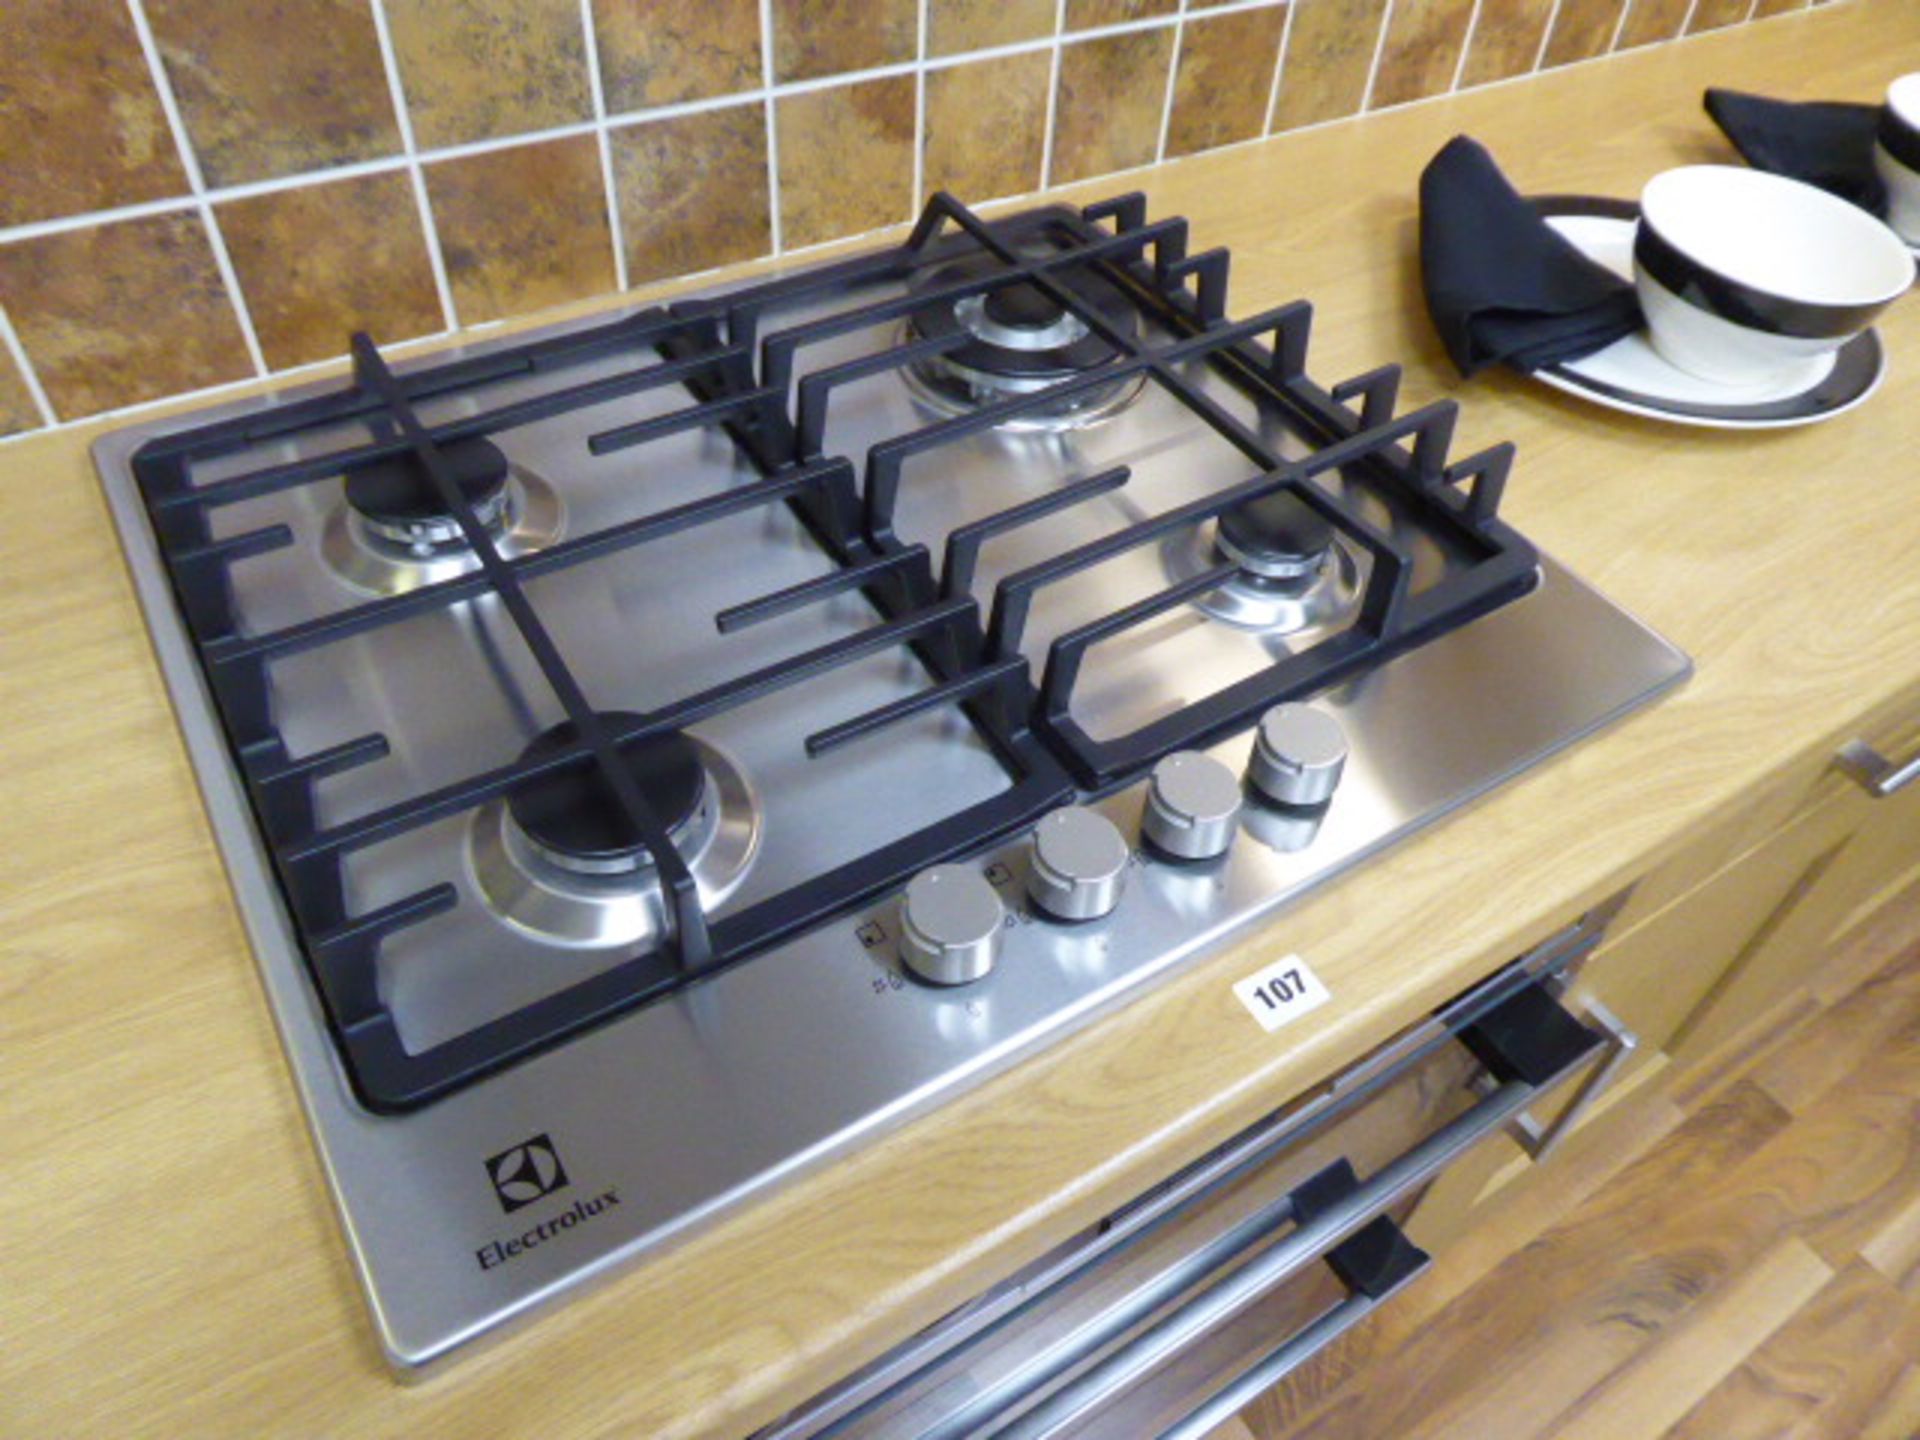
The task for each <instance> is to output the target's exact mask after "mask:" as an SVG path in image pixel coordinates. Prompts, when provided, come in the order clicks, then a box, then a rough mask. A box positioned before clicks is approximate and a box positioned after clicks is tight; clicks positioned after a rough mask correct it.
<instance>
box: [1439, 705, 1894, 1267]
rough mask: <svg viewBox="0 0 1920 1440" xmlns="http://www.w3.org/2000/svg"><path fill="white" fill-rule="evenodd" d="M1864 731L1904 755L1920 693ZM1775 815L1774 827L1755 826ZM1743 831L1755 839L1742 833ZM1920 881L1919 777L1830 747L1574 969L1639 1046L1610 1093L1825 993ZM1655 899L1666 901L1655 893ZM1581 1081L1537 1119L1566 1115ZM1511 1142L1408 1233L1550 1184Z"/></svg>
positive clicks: (1737, 819)
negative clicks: (1911, 778)
mask: <svg viewBox="0 0 1920 1440" xmlns="http://www.w3.org/2000/svg"><path fill="white" fill-rule="evenodd" d="M1858 734H1859V735H1860V736H1862V737H1870V738H1868V743H1869V744H1870V745H1871V746H1872V747H1873V748H1874V750H1875V751H1877V752H1878V753H1879V754H1881V755H1882V756H1888V757H1892V758H1893V759H1894V761H1895V763H1896V764H1897V763H1900V762H1904V761H1905V760H1907V759H1908V758H1910V757H1911V756H1912V755H1913V753H1914V749H1915V746H1916V744H1920V695H1915V696H1912V697H1908V698H1904V699H1903V700H1902V702H1901V704H1900V705H1899V706H1896V707H1893V709H1892V710H1891V712H1890V713H1887V714H1884V715H1882V716H1876V717H1871V718H1869V719H1867V720H1863V721H1862V722H1861V726H1860V729H1859V731H1858ZM1763 818H1764V821H1765V822H1767V823H1769V824H1770V826H1771V828H1770V829H1768V830H1765V831H1759V832H1757V831H1756V821H1757V820H1761V819H1763ZM1742 841H1745V842H1746V843H1745V844H1744V845H1743V844H1742V843H1741V842H1742ZM1916 881H1920V783H1916V784H1910V785H1907V786H1905V787H1903V788H1901V789H1899V790H1897V791H1895V792H1894V793H1892V794H1888V795H1883V796H1875V795H1873V794H1872V793H1870V791H1869V790H1868V789H1867V788H1866V787H1865V786H1863V785H1862V784H1860V783H1859V782H1858V781H1856V780H1855V779H1854V778H1853V777H1852V776H1850V775H1849V774H1847V773H1846V771H1845V770H1844V769H1843V768H1841V767H1840V766H1839V765H1838V764H1836V763H1835V758H1834V754H1833V752H1832V751H1828V750H1823V751H1821V752H1819V753H1818V754H1817V755H1811V756H1809V757H1807V758H1806V760H1805V761H1804V762H1803V763H1802V764H1800V765H1797V766H1795V767H1793V768H1792V769H1791V770H1790V771H1789V772H1788V773H1787V774H1785V775H1783V776H1781V777H1779V779H1778V780H1777V781H1776V782H1774V783H1771V784H1769V785H1767V786H1764V787H1762V790H1761V793H1759V794H1756V795H1755V796H1752V797H1749V798H1748V799H1747V800H1745V801H1743V802H1742V803H1741V804H1740V805H1737V806H1736V807H1734V812H1733V814H1732V815H1731V816H1730V817H1729V818H1728V819H1727V820H1724V821H1719V822H1714V823H1710V824H1708V825H1706V826H1704V827H1702V828H1701V830H1700V832H1699V833H1698V834H1697V836H1696V837H1695V838H1694V839H1692V840H1691V841H1690V842H1689V843H1688V844H1686V845H1684V846H1683V847H1682V848H1681V849H1680V850H1679V851H1678V852H1677V853H1676V854H1674V855H1673V856H1672V857H1671V858H1670V859H1668V860H1666V861H1665V862H1663V863H1661V864H1659V865H1657V866H1655V867H1654V868H1653V869H1652V870H1650V871H1649V873H1648V874H1647V875H1646V876H1644V877H1643V878H1642V880H1641V881H1640V882H1639V883H1638V884H1636V885H1635V887H1634V889H1633V891H1632V892H1631V893H1630V895H1629V896H1628V897H1627V898H1626V900H1625V902H1624V903H1623V904H1622V906H1621V909H1620V911H1619V913H1618V915H1617V916H1616V917H1615V918H1614V920H1613V922H1612V924H1611V927H1610V930H1609V933H1608V937H1607V939H1606V940H1605V941H1604V942H1603V943H1602V944H1601V945H1600V946H1599V947H1598V948H1597V949H1596V950H1595V951H1594V953H1593V954H1592V955H1591V957H1589V958H1588V959H1587V960H1586V961H1585V962H1584V963H1583V964H1582V965H1580V966H1579V967H1578V968H1577V970H1576V971H1575V972H1574V973H1573V974H1572V976H1571V978H1570V981H1569V984H1568V986H1567V990H1566V994H1565V1000H1566V1004H1567V1007H1568V1008H1569V1009H1570V1010H1571V1011H1572V1012H1573V1013H1574V1014H1576V1015H1581V1014H1583V1013H1589V1014H1590V1013H1591V1011H1592V1007H1593V1006H1594V1005H1595V1004H1596V1003H1597V1004H1598V1005H1599V1006H1600V1007H1602V1008H1601V1010H1600V1012H1599V1013H1600V1014H1601V1015H1603V1016H1605V1017H1608V1018H1611V1019H1617V1020H1618V1021H1619V1022H1620V1024H1621V1025H1622V1026H1624V1027H1625V1028H1626V1030H1628V1031H1629V1032H1631V1034H1632V1035H1633V1037H1634V1038H1635V1040H1636V1041H1637V1044H1636V1045H1635V1046H1634V1049H1633V1053H1632V1054H1631V1055H1630V1056H1627V1057H1625V1059H1624V1062H1623V1063H1622V1064H1621V1065H1620V1066H1619V1067H1618V1069H1617V1071H1616V1073H1615V1074H1614V1075H1613V1076H1612V1077H1611V1081H1610V1091H1609V1094H1608V1096H1607V1097H1606V1098H1605V1099H1603V1100H1602V1102H1601V1103H1600V1104H1598V1105H1596V1106H1594V1107H1592V1108H1590V1109H1588V1110H1586V1111H1585V1112H1584V1113H1583V1114H1582V1115H1581V1116H1579V1117H1576V1119H1575V1120H1574V1122H1573V1124H1571V1125H1570V1126H1569V1127H1568V1129H1569V1131H1571V1130H1573V1129H1577V1128H1578V1126H1579V1125H1581V1124H1584V1123H1587V1121H1589V1120H1591V1119H1592V1118H1593V1116H1594V1115H1597V1114H1599V1113H1602V1111H1603V1110H1604V1109H1605V1106H1606V1103H1607V1102H1608V1101H1610V1100H1611V1099H1615V1098H1618V1097H1620V1096H1622V1095H1625V1094H1627V1093H1630V1092H1631V1091H1633V1090H1634V1089H1636V1088H1637V1087H1638V1086H1640V1085H1643V1084H1656V1085H1657V1084H1662V1083H1666V1081H1667V1080H1668V1079H1669V1078H1670V1077H1680V1076H1682V1075H1685V1074H1687V1073H1688V1072H1689V1070H1690V1068H1691V1067H1694V1066H1697V1065H1700V1064H1701V1063H1703V1062H1707V1061H1709V1060H1711V1058H1712V1057H1713V1056H1714V1055H1715V1054H1716V1053H1718V1052H1721V1051H1723V1050H1724V1049H1725V1048H1726V1047H1728V1046H1730V1045H1732V1044H1734V1043H1735V1042H1737V1041H1739V1040H1741V1039H1742V1038H1743V1035H1745V1034H1747V1033H1748V1032H1751V1031H1753V1030H1757V1029H1758V1028H1760V1027H1762V1026H1764V1025H1765V1024H1767V1023H1769V1022H1770V1019H1771V1017H1772V1016H1773V1015H1774V1014H1775V1013H1776V1012H1777V1010H1778V1009H1779V1008H1780V1007H1781V1006H1783V1005H1784V1004H1787V1003H1789V1002H1790V1000H1791V998H1792V996H1793V995H1794V993H1795V992H1796V990H1808V991H1812V990H1817V989H1818V987H1819V984H1820V979H1821V973H1820V971H1821V959H1822V956H1823V955H1824V954H1825V953H1826V952H1827V951H1828V950H1829V949H1830V948H1831V947H1832V946H1833V945H1835V944H1836V943H1837V942H1838V941H1840V940H1841V939H1843V938H1844V937H1845V936H1846V935H1847V934H1848V933H1850V932H1851V931H1853V930H1854V929H1856V928H1857V927H1859V926H1860V925H1862V924H1864V923H1865V922H1866V921H1868V920H1869V919H1871V918H1872V917H1873V915H1874V914H1875V913H1876V912H1877V911H1878V909H1879V908H1880V907H1881V906H1882V905H1884V904H1885V903H1887V902H1888V901H1890V900H1892V899H1893V898H1894V897H1895V896H1897V895H1899V894H1900V893H1902V892H1903V891H1904V890H1905V889H1906V888H1907V887H1908V886H1909V885H1911V884H1913V883H1915V882H1916ZM1647 897H1652V901H1653V902H1654V903H1648V899H1647ZM1577 1094H1578V1087H1575V1086H1568V1087H1563V1089H1562V1090H1561V1091H1560V1092H1559V1093H1557V1094H1556V1095H1555V1096H1553V1097H1552V1098H1551V1100H1550V1102H1549V1103H1548V1104H1547V1105H1545V1106H1543V1107H1541V1108H1540V1109H1539V1110H1538V1111H1537V1112H1536V1113H1535V1114H1534V1115H1533V1117H1532V1118H1533V1120H1534V1121H1535V1122H1536V1123H1537V1124H1539V1125H1541V1126H1549V1125H1552V1124H1553V1123H1554V1122H1555V1121H1556V1120H1558V1119H1559V1118H1560V1117H1559V1111H1560V1110H1561V1109H1562V1108H1564V1107H1566V1106H1567V1105H1569V1104H1571V1103H1573V1101H1574V1097H1575V1096H1576V1095H1577ZM1553 1183H1554V1176H1553V1167H1552V1164H1551V1159H1550V1157H1549V1159H1548V1163H1546V1164H1544V1165H1535V1164H1533V1163H1530V1161H1529V1159H1528V1157H1527V1156H1526V1155H1525V1154H1524V1153H1523V1152H1522V1151H1521V1150H1520V1149H1519V1147H1517V1146H1516V1145H1514V1144H1513V1143H1512V1142H1511V1140H1510V1139H1507V1138H1504V1137H1499V1136H1496V1137H1493V1138H1490V1139H1489V1140H1487V1141H1485V1142H1484V1143H1482V1144H1481V1146H1480V1147H1479V1148H1478V1150H1477V1151H1476V1152H1475V1153H1474V1154H1473V1155H1471V1156H1469V1157H1468V1158H1467V1159H1465V1160H1464V1161H1462V1162H1460V1163H1459V1164H1457V1165H1455V1166H1454V1167H1453V1168H1452V1169H1451V1170H1449V1171H1448V1172H1447V1173H1446V1174H1445V1175H1444V1176H1442V1177H1441V1178H1440V1179H1439V1180H1438V1181H1436V1182H1435V1184H1434V1185H1432V1186H1431V1187H1430V1188H1429V1189H1428V1190H1427V1191H1426V1193H1425V1194H1424V1195H1423V1196H1422V1197H1421V1200H1420V1202H1419V1204H1418V1206H1417V1207H1415V1208H1414V1210H1413V1211H1412V1213H1411V1215H1410V1217H1409V1219H1408V1222H1407V1231H1408V1234H1409V1235H1410V1236H1411V1237H1412V1238H1413V1240H1414V1241H1415V1242H1416V1243H1418V1244H1420V1245H1422V1246H1424V1247H1426V1248H1429V1249H1441V1248H1444V1247H1445V1246H1446V1245H1447V1244H1448V1243H1449V1242H1450V1241H1452V1240H1453V1239H1456V1238H1457V1237H1458V1236H1459V1235H1460V1234H1461V1233H1463V1232H1464V1231H1465V1230H1467V1229H1469V1228H1471V1227H1472V1226H1473V1225H1474V1224H1475V1223H1477V1222H1478V1221H1479V1219H1480V1218H1481V1217H1482V1216H1483V1215H1484V1214H1485V1213H1486V1210H1487V1207H1488V1202H1490V1201H1491V1200H1493V1199H1494V1198H1495V1197H1496V1196H1498V1197H1500V1198H1502V1199H1505V1198H1507V1197H1508V1195H1509V1194H1510V1191H1509V1187H1511V1186H1518V1185H1551V1184H1553Z"/></svg>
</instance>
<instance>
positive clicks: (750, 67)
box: [593, 0, 760, 115]
mask: <svg viewBox="0 0 1920 1440" xmlns="http://www.w3.org/2000/svg"><path fill="white" fill-rule="evenodd" d="M593 12H594V14H593V28H594V35H595V40H596V43H597V44H598V46H599V51H600V84H601V86H602V88H604V90H605V91H606V96H607V109H608V111H609V112H610V113H612V114H616V115H617V114H619V113H620V112H621V111H623V110H639V109H643V108H644V107H646V106H649V105H670V104H673V103H674V102H675V101H679V100H699V99H704V98H705V97H707V96H710V95H731V94H733V93H734V92H736V91H739V90H751V89H754V88H755V87H757V86H758V85H759V84H760V5H759V0H699V3H697V4H692V5H689V4H687V3H686V0H596V3H595V5H594V7H593Z"/></svg>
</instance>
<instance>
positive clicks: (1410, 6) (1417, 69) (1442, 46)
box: [1372, 0, 1473, 110]
mask: <svg viewBox="0 0 1920 1440" xmlns="http://www.w3.org/2000/svg"><path fill="white" fill-rule="evenodd" d="M1472 19H1473V0H1397V3H1396V4H1395V5H1394V7H1393V15H1392V18H1391V19H1389V20H1388V22H1387V39H1386V44H1385V45H1383V46H1382V47H1381V50H1380V65H1379V69H1378V71H1377V73H1376V74H1375V75H1374V78H1373V102H1372V103H1373V108H1374V109H1376V110H1382V109H1385V108H1386V107H1387V106H1389V105H1404V104H1406V103H1407V102H1408V101H1409V100H1424V99H1426V97H1427V96H1429V95H1443V94H1445V93H1446V92H1447V91H1448V90H1449V89H1451V88H1452V87H1453V72H1454V71H1455V70H1457V69H1459V67H1460V47H1461V46H1463V45H1464V44H1466V41H1467V24H1468V22H1469V21H1471V20H1472Z"/></svg>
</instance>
